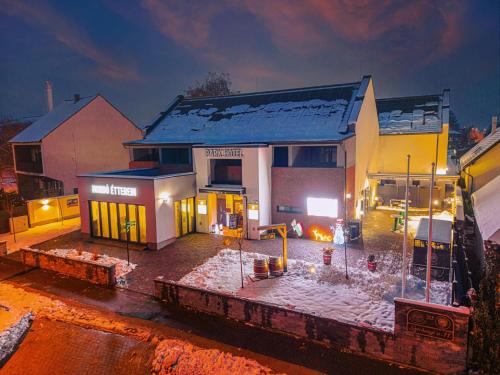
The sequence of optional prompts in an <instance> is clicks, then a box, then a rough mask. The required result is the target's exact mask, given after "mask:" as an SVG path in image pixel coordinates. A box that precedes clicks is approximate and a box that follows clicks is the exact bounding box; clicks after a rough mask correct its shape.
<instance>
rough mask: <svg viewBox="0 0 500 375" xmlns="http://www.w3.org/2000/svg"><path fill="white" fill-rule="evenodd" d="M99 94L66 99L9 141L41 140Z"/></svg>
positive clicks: (26, 141)
mask: <svg viewBox="0 0 500 375" xmlns="http://www.w3.org/2000/svg"><path fill="white" fill-rule="evenodd" d="M97 96H98V95H94V96H89V97H86V98H81V99H80V100H78V101H77V102H75V101H73V100H71V101H65V102H63V103H61V104H60V105H58V106H57V107H55V108H54V109H53V110H52V111H50V112H48V113H47V114H46V115H45V116H42V117H41V118H39V119H38V120H36V121H35V122H33V123H32V124H31V125H30V126H28V127H27V128H26V129H24V130H23V131H22V132H20V133H19V134H17V135H16V136H15V137H14V138H12V139H11V140H10V141H9V142H11V143H28V142H40V141H41V140H42V139H43V138H45V137H46V136H47V135H49V134H50V133H51V132H52V131H53V130H55V129H56V128H57V127H59V126H60V125H61V124H63V123H64V122H66V121H67V120H68V119H69V118H70V117H72V116H74V115H75V114H76V113H77V112H79V111H80V110H81V109H82V108H83V107H85V106H86V105H87V104H89V103H90V102H92V101H93V100H94V99H95V98H97Z"/></svg>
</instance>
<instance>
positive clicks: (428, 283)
mask: <svg viewBox="0 0 500 375" xmlns="http://www.w3.org/2000/svg"><path fill="white" fill-rule="evenodd" d="M435 167H436V164H435V163H432V170H431V186H430V188H429V232H428V235H427V264H426V285H425V302H429V301H430V297H431V270H432V265H431V263H432V192H433V190H434V168H435Z"/></svg>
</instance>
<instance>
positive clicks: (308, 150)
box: [293, 146, 337, 168]
mask: <svg viewBox="0 0 500 375" xmlns="http://www.w3.org/2000/svg"><path fill="white" fill-rule="evenodd" d="M293 166H294V167H301V168H335V167H337V147H336V146H301V147H299V148H298V150H297V155H296V157H295V161H294V163H293Z"/></svg>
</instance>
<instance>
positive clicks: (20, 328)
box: [0, 312, 33, 366]
mask: <svg viewBox="0 0 500 375" xmlns="http://www.w3.org/2000/svg"><path fill="white" fill-rule="evenodd" d="M32 319H33V314H32V313H30V312H29V313H27V314H25V315H24V316H22V317H21V318H20V319H19V320H18V321H17V322H16V323H15V324H13V325H12V326H10V327H8V328H6V329H5V330H3V331H0V366H1V364H2V362H3V361H4V360H6V359H7V358H8V357H9V356H10V355H11V354H12V353H13V352H14V350H15V348H16V347H17V345H18V343H19V341H20V340H21V338H22V337H23V335H24V334H25V333H26V331H27V330H28V329H29V327H30V325H31V321H32Z"/></svg>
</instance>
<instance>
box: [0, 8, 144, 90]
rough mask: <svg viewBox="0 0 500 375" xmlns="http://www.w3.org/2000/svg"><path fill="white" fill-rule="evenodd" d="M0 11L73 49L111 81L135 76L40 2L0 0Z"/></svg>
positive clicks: (129, 67) (81, 32) (135, 73)
mask: <svg viewBox="0 0 500 375" xmlns="http://www.w3.org/2000/svg"><path fill="white" fill-rule="evenodd" d="M0 12H3V13H5V14H7V15H10V16H17V17H20V18H21V19H23V20H24V22H26V23H27V24H29V25H31V26H34V27H38V28H41V29H42V30H43V31H44V32H46V33H47V34H49V35H51V36H52V37H54V38H55V39H56V40H57V41H58V42H60V43H62V44H64V45H65V46H66V47H67V48H69V49H70V50H72V51H73V52H75V53H77V54H78V55H80V56H82V57H84V58H86V59H87V60H90V61H92V62H94V63H95V64H96V65H97V72H98V73H99V74H101V75H103V76H106V77H108V78H111V79H115V80H137V79H139V74H138V72H137V70H136V69H134V68H133V67H131V66H127V65H125V64H123V63H121V62H118V61H116V59H114V58H113V57H112V56H111V55H109V54H108V53H107V52H106V51H104V50H103V49H102V48H99V47H98V46H96V45H95V44H94V43H93V42H92V40H91V39H90V37H89V36H88V34H87V33H86V32H85V31H84V30H83V29H81V28H79V27H78V26H77V25H76V24H75V23H74V22H71V21H69V20H68V19H66V17H65V16H64V15H62V14H60V13H59V12H58V11H56V10H55V9H53V8H51V7H49V6H48V5H45V4H43V3H42V2H39V1H37V2H26V1H21V0H1V1H0Z"/></svg>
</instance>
